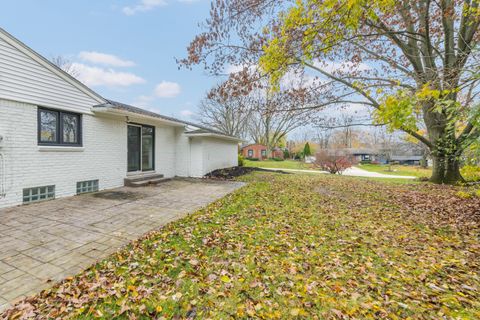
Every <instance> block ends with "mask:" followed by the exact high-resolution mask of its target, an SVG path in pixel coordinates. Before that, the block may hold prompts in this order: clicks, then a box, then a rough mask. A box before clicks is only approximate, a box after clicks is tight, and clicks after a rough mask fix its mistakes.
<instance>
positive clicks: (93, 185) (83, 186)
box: [77, 180, 98, 194]
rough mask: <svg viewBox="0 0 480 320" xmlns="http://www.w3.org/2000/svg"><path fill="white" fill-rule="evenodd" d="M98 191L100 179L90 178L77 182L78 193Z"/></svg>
mask: <svg viewBox="0 0 480 320" xmlns="http://www.w3.org/2000/svg"><path fill="white" fill-rule="evenodd" d="M97 191H98V180H88V181H80V182H77V194H82V193H90V192H97Z"/></svg>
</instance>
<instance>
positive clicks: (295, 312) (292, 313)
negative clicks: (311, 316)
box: [290, 308, 300, 317]
mask: <svg viewBox="0 0 480 320" xmlns="http://www.w3.org/2000/svg"><path fill="white" fill-rule="evenodd" d="M299 314H300V309H298V308H295V309H292V310H290V315H291V316H294V317H296V316H298V315H299Z"/></svg>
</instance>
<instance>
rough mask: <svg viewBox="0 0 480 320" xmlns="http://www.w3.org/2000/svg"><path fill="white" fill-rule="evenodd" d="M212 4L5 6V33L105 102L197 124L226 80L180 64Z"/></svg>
mask: <svg viewBox="0 0 480 320" xmlns="http://www.w3.org/2000/svg"><path fill="white" fill-rule="evenodd" d="M209 9H210V0H121V1H115V0H68V1H65V0H42V1H40V0H15V1H13V0H10V1H2V9H1V10H0V21H1V24H0V25H1V27H2V28H3V29H5V30H6V31H7V32H9V33H11V34H12V35H13V36H15V37H17V38H18V39H19V40H21V41H22V42H24V43H25V44H26V45H28V46H29V47H31V48H32V49H33V50H35V51H37V52H38V53H40V54H41V55H43V56H44V57H46V58H52V57H56V56H63V57H65V58H67V59H68V60H70V61H72V62H73V64H74V68H75V69H76V70H77V71H79V73H80V75H79V76H78V78H79V79H80V80H81V81H83V82H84V83H85V84H87V85H88V86H89V87H90V88H92V89H93V90H94V91H96V92H98V93H99V94H100V95H102V96H103V97H105V98H108V99H112V100H116V101H120V102H123V103H127V104H133V105H135V106H139V107H143V108H145V109H148V110H151V111H155V112H159V113H162V114H164V115H169V116H174V117H177V118H182V119H185V120H193V119H194V118H195V115H194V114H195V112H196V109H197V105H198V103H199V101H200V100H201V99H202V97H203V96H204V95H205V93H206V92H207V91H208V90H209V89H210V88H211V87H212V86H213V85H215V84H216V83H218V82H219V81H220V79H218V78H215V77H212V76H209V75H207V74H206V73H205V72H204V71H203V69H202V67H200V66H199V67H196V68H194V69H193V70H187V69H180V70H179V68H178V65H177V63H176V61H175V58H184V57H185V56H186V47H187V45H188V44H189V42H190V41H191V40H192V39H193V38H194V37H195V35H196V34H198V33H199V32H200V31H201V29H200V28H199V26H198V24H199V23H200V22H203V21H204V20H205V19H206V18H207V17H208V15H209Z"/></svg>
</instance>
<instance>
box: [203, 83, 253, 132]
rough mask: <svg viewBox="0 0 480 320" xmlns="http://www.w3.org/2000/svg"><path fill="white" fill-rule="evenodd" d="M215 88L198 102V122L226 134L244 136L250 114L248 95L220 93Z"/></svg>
mask: <svg viewBox="0 0 480 320" xmlns="http://www.w3.org/2000/svg"><path fill="white" fill-rule="evenodd" d="M216 89H217V88H214V89H213V90H211V91H210V93H209V94H208V95H207V97H206V98H205V99H203V100H202V101H201V102H200V106H199V121H200V123H201V124H203V125H205V126H209V127H212V128H214V129H216V130H218V131H220V132H223V133H225V134H227V135H232V136H236V137H242V138H246V137H247V123H248V120H249V119H250V118H251V114H252V111H251V108H250V106H249V103H248V102H249V99H248V97H246V96H242V95H237V96H233V95H225V94H220V92H219V91H217V90H216Z"/></svg>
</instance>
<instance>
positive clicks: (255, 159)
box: [246, 158, 260, 161]
mask: <svg viewBox="0 0 480 320" xmlns="http://www.w3.org/2000/svg"><path fill="white" fill-rule="evenodd" d="M246 159H247V160H249V161H259V160H260V159H258V158H246Z"/></svg>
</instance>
